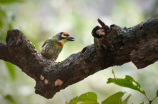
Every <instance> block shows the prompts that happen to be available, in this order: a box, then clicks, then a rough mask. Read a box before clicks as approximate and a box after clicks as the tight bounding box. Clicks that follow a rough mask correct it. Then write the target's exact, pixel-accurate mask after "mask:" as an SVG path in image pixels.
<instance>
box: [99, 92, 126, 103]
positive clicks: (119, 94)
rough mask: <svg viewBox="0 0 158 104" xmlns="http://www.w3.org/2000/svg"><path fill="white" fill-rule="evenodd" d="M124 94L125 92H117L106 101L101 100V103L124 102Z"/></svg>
mask: <svg viewBox="0 0 158 104" xmlns="http://www.w3.org/2000/svg"><path fill="white" fill-rule="evenodd" d="M123 95H124V92H121V91H120V92H117V93H115V94H113V95H111V96H110V97H108V98H107V99H105V100H104V101H102V102H101V104H122V99H121V98H122V96H123Z"/></svg>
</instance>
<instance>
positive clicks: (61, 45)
mask: <svg viewBox="0 0 158 104" xmlns="http://www.w3.org/2000/svg"><path fill="white" fill-rule="evenodd" d="M55 43H56V44H57V45H58V46H59V47H63V44H62V43H61V42H57V41H55Z"/></svg>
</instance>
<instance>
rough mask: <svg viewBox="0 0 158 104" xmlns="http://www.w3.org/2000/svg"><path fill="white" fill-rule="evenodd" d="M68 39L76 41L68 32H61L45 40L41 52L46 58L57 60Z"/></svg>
mask: <svg viewBox="0 0 158 104" xmlns="http://www.w3.org/2000/svg"><path fill="white" fill-rule="evenodd" d="M68 41H74V38H73V37H71V36H70V35H69V34H68V33H67V32H60V33H58V34H57V35H54V36H53V37H51V38H48V39H47V40H46V41H45V42H44V44H43V45H42V48H41V54H42V55H43V56H44V57H45V58H47V59H52V60H53V61H55V60H56V59H57V58H58V55H59V53H60V52H61V51H62V49H63V45H64V44H65V43H66V42H68Z"/></svg>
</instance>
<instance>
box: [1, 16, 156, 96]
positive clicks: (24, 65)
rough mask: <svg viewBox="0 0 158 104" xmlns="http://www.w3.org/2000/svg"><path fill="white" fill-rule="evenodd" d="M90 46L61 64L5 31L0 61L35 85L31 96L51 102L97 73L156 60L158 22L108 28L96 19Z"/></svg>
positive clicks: (13, 32)
mask: <svg viewBox="0 0 158 104" xmlns="http://www.w3.org/2000/svg"><path fill="white" fill-rule="evenodd" d="M98 22H99V23H100V24H101V27H100V26H96V27H95V28H94V29H93V30H92V35H93V37H94V44H92V45H90V46H87V47H85V48H83V50H82V51H80V52H78V53H76V54H72V55H71V56H69V57H68V58H67V59H65V60H64V61H62V62H53V61H52V60H47V59H45V58H44V57H43V56H42V55H41V53H40V52H39V51H38V50H37V49H36V48H35V46H34V45H33V44H32V43H31V41H29V40H28V38H27V37H25V35H23V33H22V32H20V31H19V30H9V31H8V33H7V37H6V43H4V42H0V59H2V60H4V61H9V62H11V63H13V64H15V65H17V66H18V67H19V68H21V70H22V71H23V72H25V73H26V74H27V75H28V76H30V77H32V78H33V79H34V80H35V81H36V86H35V93H37V94H40V95H42V96H43V97H45V98H52V97H53V96H54V95H55V93H56V92H58V91H60V90H61V89H64V88H66V87H67V86H69V85H71V84H74V83H77V82H78V81H81V80H82V79H84V78H86V77H88V76H89V75H92V74H94V73H95V72H97V71H100V70H103V69H106V68H108V67H111V66H114V65H122V64H124V63H127V62H130V61H132V62H133V63H134V64H135V66H136V67H137V68H144V67H146V66H148V65H150V64H152V63H154V62H155V61H156V60H158V54H157V53H158V18H154V19H150V20H148V21H145V22H142V23H140V24H138V25H136V26H134V27H130V28H126V27H124V28H121V27H119V26H117V25H111V26H110V27H109V26H107V25H105V24H104V23H103V22H102V21H101V20H99V19H98Z"/></svg>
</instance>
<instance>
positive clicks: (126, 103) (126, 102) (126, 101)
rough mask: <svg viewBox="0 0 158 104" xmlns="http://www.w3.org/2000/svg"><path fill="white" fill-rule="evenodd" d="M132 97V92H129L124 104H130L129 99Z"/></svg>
mask: <svg viewBox="0 0 158 104" xmlns="http://www.w3.org/2000/svg"><path fill="white" fill-rule="evenodd" d="M130 97H131V94H129V95H128V96H127V97H126V99H125V100H124V101H123V102H122V104H128V100H129V98H130Z"/></svg>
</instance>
